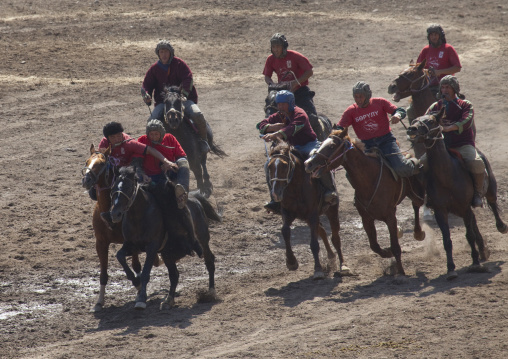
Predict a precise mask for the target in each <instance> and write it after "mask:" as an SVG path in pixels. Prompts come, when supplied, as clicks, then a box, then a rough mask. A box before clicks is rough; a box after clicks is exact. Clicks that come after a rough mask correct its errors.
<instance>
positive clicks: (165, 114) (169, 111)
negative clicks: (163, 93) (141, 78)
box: [164, 92, 185, 124]
mask: <svg viewBox="0 0 508 359" xmlns="http://www.w3.org/2000/svg"><path fill="white" fill-rule="evenodd" d="M174 93H176V92H174ZM176 94H177V96H178V99H179V100H180V104H181V106H180V111H178V110H177V109H175V106H174V101H173V102H172V103H171V108H170V109H169V110H167V111H166V102H168V101H167V100H166V98H165V99H164V121H166V123H167V124H169V121H168V113H171V114H173V115H176V116H178V115H180V118H183V117H184V112H185V106H184V104H183V101H182V95H181V94H179V93H176Z"/></svg>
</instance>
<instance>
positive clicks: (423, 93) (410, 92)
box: [388, 59, 436, 158]
mask: <svg viewBox="0 0 508 359" xmlns="http://www.w3.org/2000/svg"><path fill="white" fill-rule="evenodd" d="M426 61H427V60H426V59H424V60H423V61H422V62H420V63H418V64H416V65H415V64H413V62H412V61H411V62H410V63H409V67H408V68H406V69H405V70H403V71H402V72H401V73H400V74H399V76H397V78H396V79H395V80H393V81H392V83H391V84H390V86H388V93H389V94H390V95H394V96H393V99H394V100H395V101H397V102H398V101H399V100H401V99H403V98H406V97H408V96H411V101H412V107H413V113H414V118H417V117H420V116H423V115H425V113H426V112H427V109H428V108H429V107H430V105H432V104H433V103H434V102H436V97H435V96H434V94H433V93H432V91H431V90H430V82H431V75H430V74H429V71H428V70H426V69H425V64H426ZM410 120H414V119H410ZM410 125H411V123H410ZM414 151H415V156H416V158H420V157H421V156H422V155H423V154H424V153H425V149H424V147H423V145H422V144H415V147H414Z"/></svg>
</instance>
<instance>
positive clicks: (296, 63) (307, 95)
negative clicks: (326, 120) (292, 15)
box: [263, 33, 317, 116]
mask: <svg viewBox="0 0 508 359" xmlns="http://www.w3.org/2000/svg"><path fill="white" fill-rule="evenodd" d="M270 46H271V52H272V54H271V55H270V56H268V58H267V59H266V63H265V68H264V70H263V75H265V82H266V83H267V84H268V85H270V84H272V83H274V82H273V81H272V74H273V73H274V72H275V73H276V74H277V82H279V83H280V82H284V81H289V82H290V89H289V90H290V91H291V92H293V93H294V95H295V102H296V105H297V106H298V107H300V108H303V109H304V110H305V112H306V113H307V115H308V116H310V115H311V114H312V115H315V116H317V112H316V107H314V101H313V100H312V98H313V97H314V94H315V93H314V92H313V91H310V89H309V86H308V84H309V81H308V80H309V78H310V77H311V76H312V75H313V73H314V72H313V71H312V65H311V63H310V62H309V60H308V59H307V58H306V57H305V56H303V55H302V54H300V53H299V52H296V51H293V50H288V42H287V40H286V37H285V36H284V35H283V34H279V33H276V34H274V35H273V36H272V38H271V39H270Z"/></svg>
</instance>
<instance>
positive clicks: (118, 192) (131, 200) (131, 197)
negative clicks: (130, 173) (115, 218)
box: [111, 176, 139, 212]
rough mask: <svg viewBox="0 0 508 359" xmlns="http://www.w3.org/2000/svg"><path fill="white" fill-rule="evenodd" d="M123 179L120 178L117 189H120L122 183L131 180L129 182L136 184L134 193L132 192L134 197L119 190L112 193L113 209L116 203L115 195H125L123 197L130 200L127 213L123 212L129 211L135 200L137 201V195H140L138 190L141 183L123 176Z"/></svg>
mask: <svg viewBox="0 0 508 359" xmlns="http://www.w3.org/2000/svg"><path fill="white" fill-rule="evenodd" d="M121 177H122V179H121V180H120V178H119V181H118V183H117V187H118V184H119V183H120V182H122V181H124V180H129V181H131V182H133V183H134V184H135V186H134V191H132V195H130V196H129V195H128V194H126V193H125V192H124V191H121V190H117V191H114V192H113V191H112V192H111V208H113V203H114V201H113V197H114V195H116V194H118V195H123V196H125V197H127V200H128V203H127V209H126V210H125V211H123V212H127V211H128V210H129V208H130V207H131V206H132V204H133V203H134V200H135V199H136V195H137V194H138V189H139V183H138V182H137V181H136V180H132V179H130V178H127V177H125V176H121Z"/></svg>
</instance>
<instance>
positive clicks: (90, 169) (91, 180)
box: [82, 144, 141, 312]
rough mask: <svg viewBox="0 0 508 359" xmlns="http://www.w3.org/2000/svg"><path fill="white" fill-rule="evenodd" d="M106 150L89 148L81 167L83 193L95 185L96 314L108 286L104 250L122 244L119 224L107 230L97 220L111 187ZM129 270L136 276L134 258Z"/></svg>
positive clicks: (111, 168)
mask: <svg viewBox="0 0 508 359" xmlns="http://www.w3.org/2000/svg"><path fill="white" fill-rule="evenodd" d="M109 154H110V148H108V149H107V150H106V152H104V153H101V152H98V151H96V150H95V147H94V145H93V144H92V145H91V146H90V157H89V158H88V159H87V160H86V164H85V167H84V168H83V171H82V174H83V179H82V184H83V187H84V188H85V189H87V190H89V189H90V188H92V187H93V186H95V189H96V192H97V203H96V204H95V207H94V210H93V219H92V226H93V230H94V234H95V250H96V251H97V255H98V256H99V263H100V290H99V297H98V298H97V304H95V307H94V311H96V312H98V311H100V310H101V309H102V308H103V307H104V299H105V295H106V284H107V283H108V250H109V245H110V244H111V243H118V244H122V243H123V235H122V229H121V227H120V225H114V226H112V227H111V228H110V227H109V226H108V225H107V224H106V222H104V221H103V219H102V218H101V215H100V214H101V213H102V212H107V211H109V208H110V207H111V198H110V193H111V187H112V186H113V182H114V177H115V174H114V165H113V164H112V163H111V162H110V160H109ZM132 267H133V268H134V271H135V272H136V273H140V272H141V264H140V262H139V258H138V256H137V255H134V256H132Z"/></svg>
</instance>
